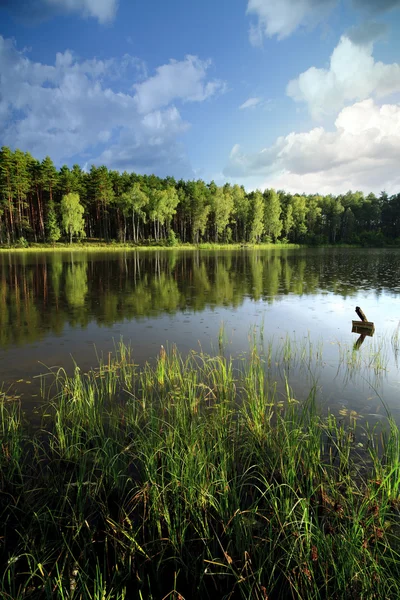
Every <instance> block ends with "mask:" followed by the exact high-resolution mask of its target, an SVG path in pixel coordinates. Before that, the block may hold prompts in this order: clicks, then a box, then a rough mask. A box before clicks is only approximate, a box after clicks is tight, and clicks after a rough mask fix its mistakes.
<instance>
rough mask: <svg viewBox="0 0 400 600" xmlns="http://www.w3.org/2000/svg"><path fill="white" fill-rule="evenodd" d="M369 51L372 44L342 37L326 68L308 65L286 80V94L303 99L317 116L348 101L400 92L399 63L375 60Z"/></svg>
mask: <svg viewBox="0 0 400 600" xmlns="http://www.w3.org/2000/svg"><path fill="white" fill-rule="evenodd" d="M372 50H373V45H372V43H369V44H363V45H359V44H356V43H354V42H352V41H351V40H350V39H349V38H348V37H346V36H342V37H341V38H340V42H339V44H338V46H336V48H335V49H334V51H333V53H332V56H331V59H330V65H329V69H317V68H316V67H311V68H310V69H308V70H307V71H305V72H304V73H301V74H300V75H299V77H298V78H297V79H293V80H292V81H290V82H289V84H288V86H287V90H286V91H287V94H288V95H289V96H290V97H291V98H293V99H294V100H295V101H296V102H306V103H307V105H308V109H309V111H310V113H311V115H312V116H313V117H314V118H317V119H318V118H321V117H323V116H324V115H328V114H334V113H335V112H337V111H338V110H340V109H341V108H342V107H343V106H344V105H345V104H346V103H347V102H349V101H354V100H364V99H365V98H368V97H369V96H371V95H374V96H376V97H378V98H380V97H384V96H387V95H389V94H392V93H395V92H400V64H398V63H393V64H390V65H387V64H384V63H382V62H375V60H374V58H373V56H372Z"/></svg>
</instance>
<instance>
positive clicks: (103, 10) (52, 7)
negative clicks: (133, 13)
mask: <svg viewBox="0 0 400 600" xmlns="http://www.w3.org/2000/svg"><path fill="white" fill-rule="evenodd" d="M1 7H4V8H6V9H7V10H8V11H9V12H10V13H11V14H12V15H13V16H14V17H16V18H17V19H20V20H22V21H24V22H28V23H37V22H40V21H43V20H46V19H50V18H52V17H55V16H56V15H61V14H76V15H78V16H80V17H83V18H87V17H92V18H94V19H97V20H98V21H99V22H100V23H107V22H110V21H112V20H113V19H114V17H115V16H116V13H117V9H118V0H0V8H1Z"/></svg>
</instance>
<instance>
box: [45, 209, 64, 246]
mask: <svg viewBox="0 0 400 600" xmlns="http://www.w3.org/2000/svg"><path fill="white" fill-rule="evenodd" d="M46 232H47V239H48V241H49V242H51V243H52V244H55V243H56V242H58V240H59V239H60V237H61V230H60V228H59V226H58V221H57V215H56V211H55V208H54V203H53V202H50V203H49V208H48V211H47V221H46Z"/></svg>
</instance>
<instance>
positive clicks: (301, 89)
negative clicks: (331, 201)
mask: <svg viewBox="0 0 400 600" xmlns="http://www.w3.org/2000/svg"><path fill="white" fill-rule="evenodd" d="M399 33H400V0H202V1H201V2H199V1H198V0H168V1H165V0H146V2H143V1H142V2H140V1H138V0H0V145H5V146H9V147H11V148H12V149H15V148H20V149H21V150H24V151H29V152H30V153H31V154H32V155H33V156H34V157H35V158H38V159H43V158H44V157H45V156H46V155H48V156H50V157H51V158H52V159H53V161H54V163H55V164H56V166H57V167H60V166H62V165H63V164H67V165H69V166H72V165H73V164H74V163H78V164H80V165H81V166H82V167H83V168H85V169H89V168H90V166H91V165H92V164H94V165H102V164H105V165H106V166H107V167H109V168H110V169H116V170H119V171H121V172H122V171H124V170H126V171H129V172H131V171H134V172H136V173H147V174H150V173H154V174H156V175H158V176H160V177H165V176H167V175H169V176H173V177H175V178H176V179H180V178H184V179H204V180H205V181H206V182H209V181H211V180H214V181H215V182H216V183H217V184H219V185H222V184H224V183H226V182H230V183H238V184H240V185H244V187H245V188H246V189H247V190H253V189H256V188H260V189H265V188H271V187H273V188H275V189H284V190H286V191H288V192H291V193H303V192H305V193H321V194H328V193H333V194H340V193H345V192H346V191H348V190H350V189H351V190H362V191H364V192H365V193H369V192H375V193H379V192H381V191H382V190H385V191H386V192H388V193H389V194H394V193H399V192H400V168H399V166H400V35H399Z"/></svg>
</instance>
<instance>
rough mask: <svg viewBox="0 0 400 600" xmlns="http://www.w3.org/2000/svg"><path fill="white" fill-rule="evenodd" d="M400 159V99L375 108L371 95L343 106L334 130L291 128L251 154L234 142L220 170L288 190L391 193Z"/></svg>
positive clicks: (398, 183) (397, 182) (398, 178)
mask: <svg viewBox="0 0 400 600" xmlns="http://www.w3.org/2000/svg"><path fill="white" fill-rule="evenodd" d="M399 162H400V104H387V105H384V106H381V107H379V106H377V105H376V104H375V103H374V101H373V100H372V99H369V100H364V101H363V102H358V103H356V104H353V105H352V106H349V107H347V108H344V109H343V110H342V111H341V112H340V114H339V116H338V117H337V119H336V122H335V130H334V131H332V132H330V131H326V130H325V129H324V128H323V127H316V128H314V129H312V130H311V131H308V132H305V133H294V132H293V133H290V134H289V135H287V136H285V137H279V138H278V139H277V140H276V142H275V144H273V145H272V146H270V147H268V148H265V149H263V150H262V151H261V152H258V153H255V154H245V153H243V152H242V151H241V149H240V147H239V146H238V145H236V146H234V147H233V149H232V152H231V155H230V160H229V164H228V166H227V167H226V168H225V170H224V174H225V175H226V176H230V177H250V178H252V179H253V180H254V181H255V180H257V181H258V182H261V181H262V182H263V185H264V186H267V185H268V186H272V187H276V188H283V189H285V190H288V191H292V192H296V191H297V192H302V191H305V192H309V193H314V192H321V193H329V192H332V193H340V192H343V191H346V190H348V189H362V190H365V191H371V190H372V191H375V192H379V191H380V190H381V189H386V190H387V191H388V192H394V191H398V188H399V186H400V172H399V168H398V165H399Z"/></svg>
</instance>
